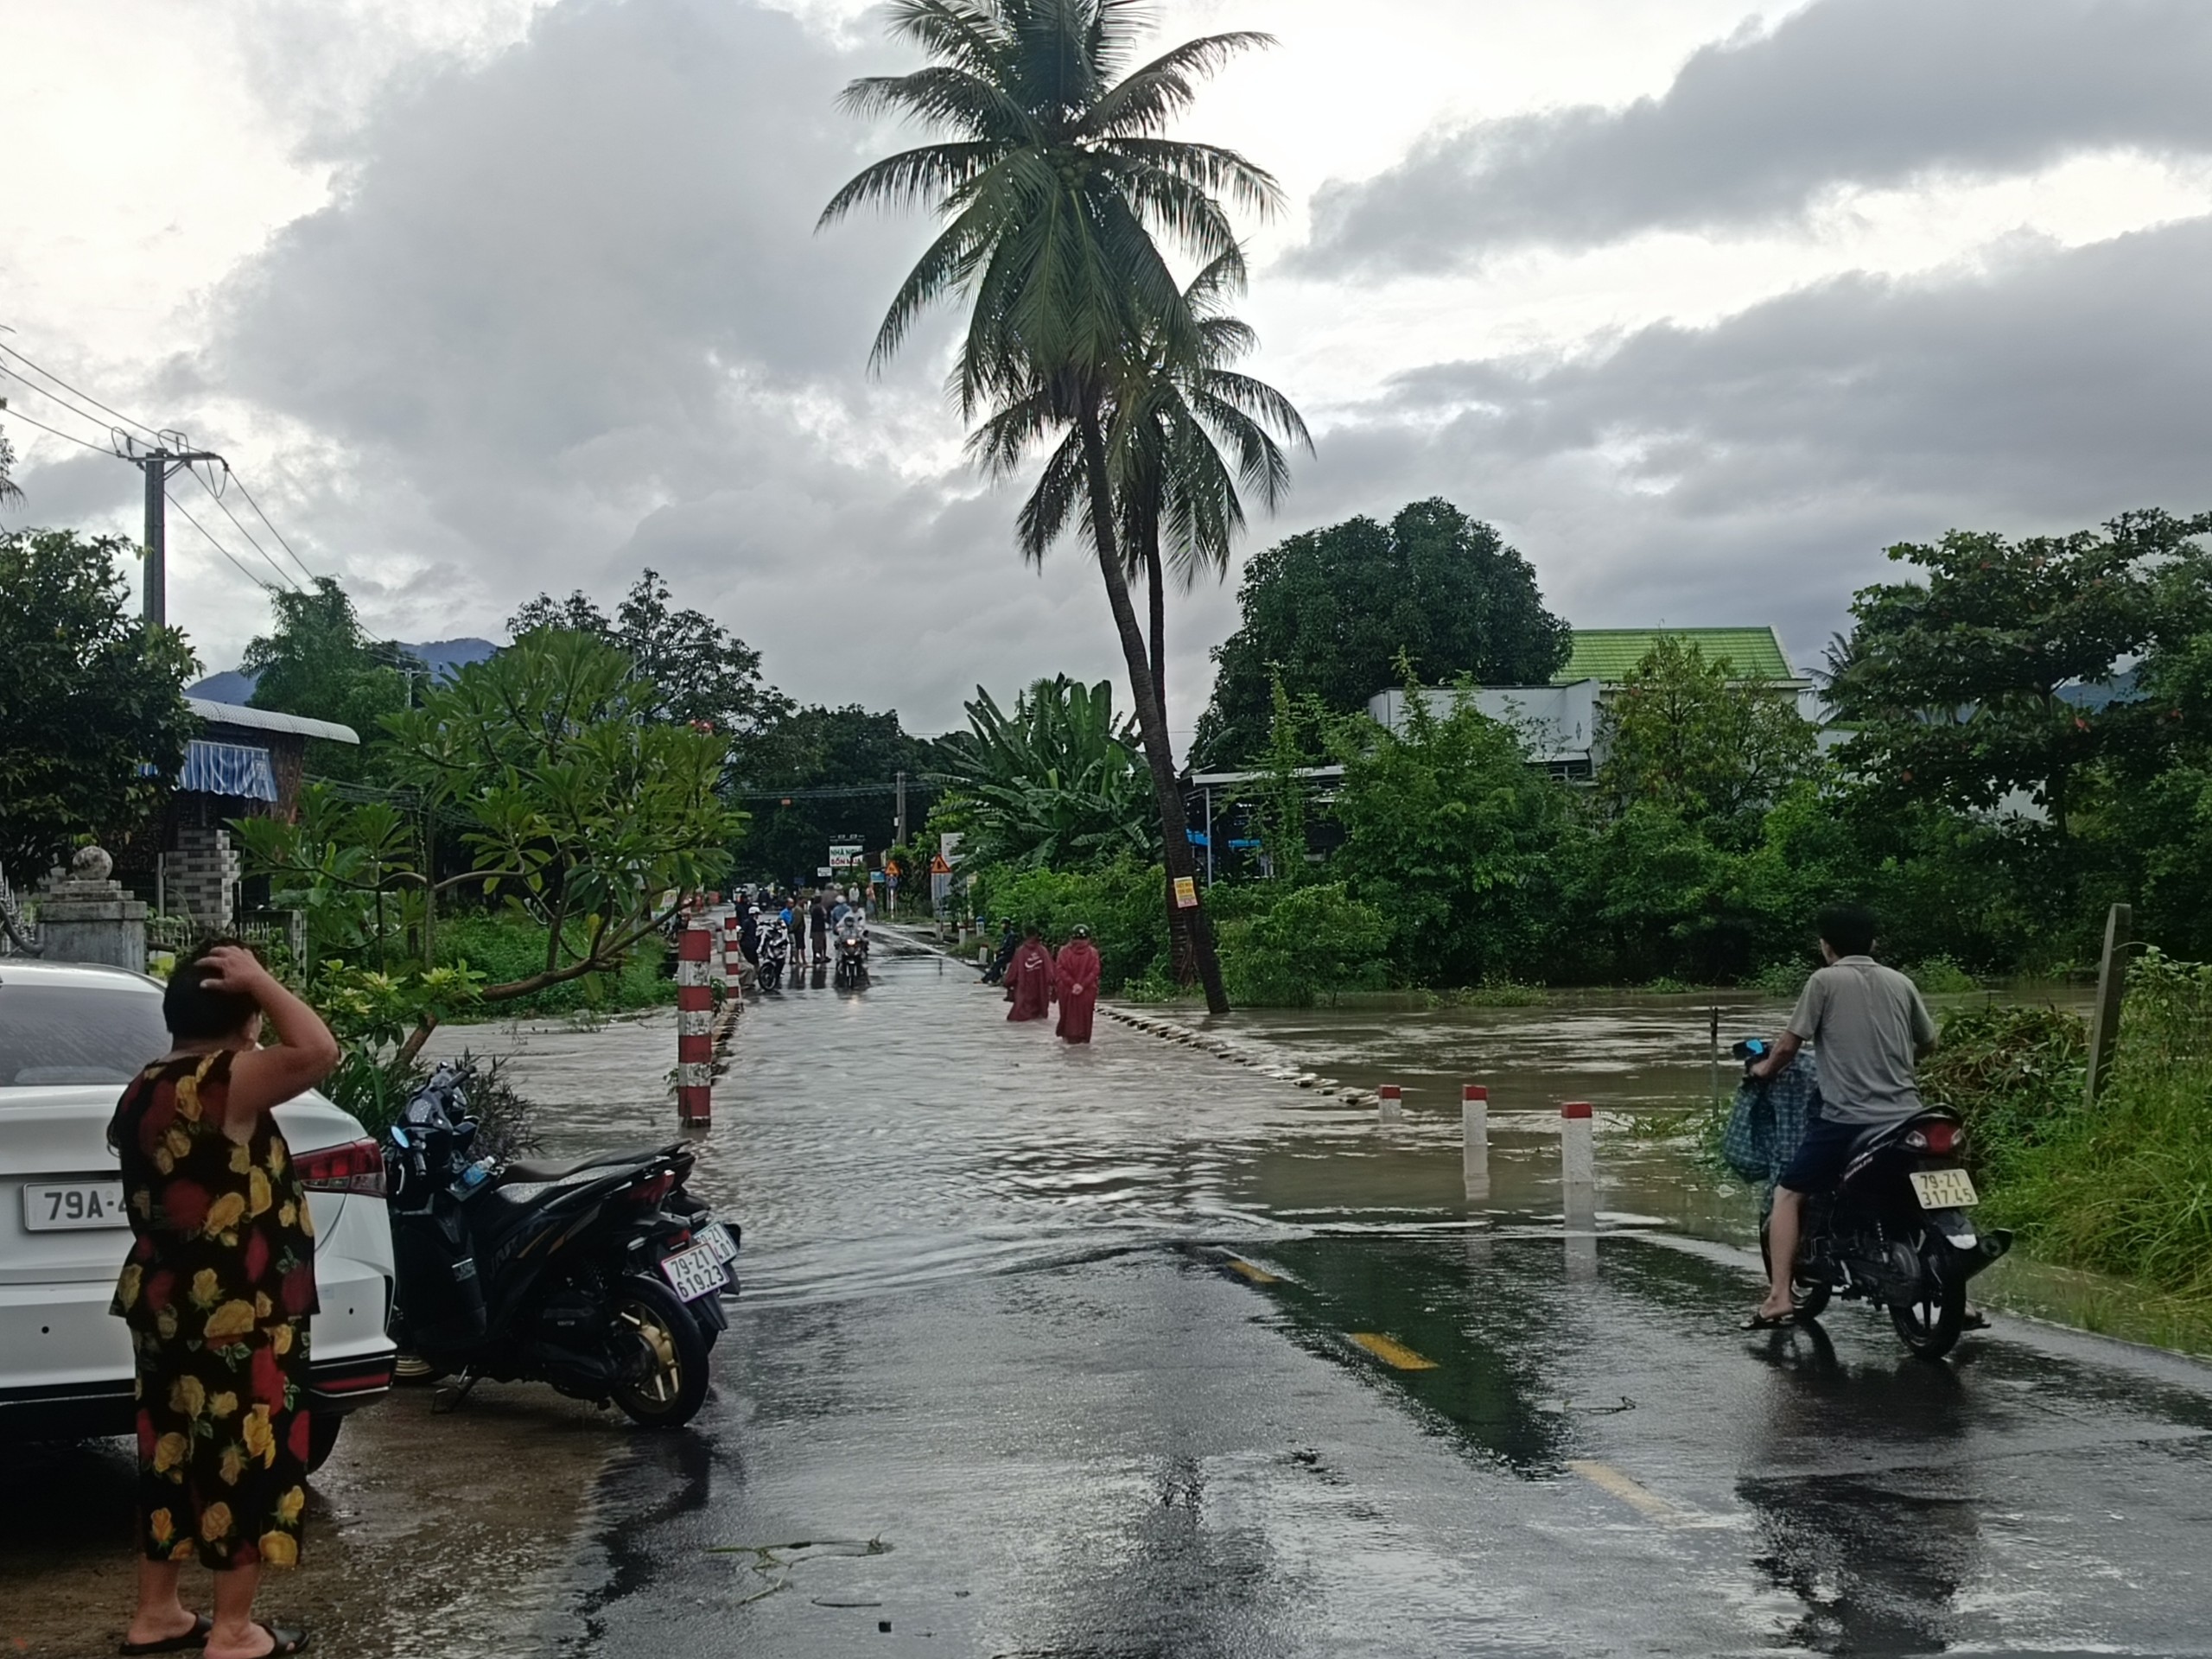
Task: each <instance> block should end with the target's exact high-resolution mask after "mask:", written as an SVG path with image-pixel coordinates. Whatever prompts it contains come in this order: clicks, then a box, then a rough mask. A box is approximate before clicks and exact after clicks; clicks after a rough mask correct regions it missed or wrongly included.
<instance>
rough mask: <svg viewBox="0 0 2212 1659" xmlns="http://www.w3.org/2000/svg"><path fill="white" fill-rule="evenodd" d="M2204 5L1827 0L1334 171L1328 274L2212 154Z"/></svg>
mask: <svg viewBox="0 0 2212 1659" xmlns="http://www.w3.org/2000/svg"><path fill="white" fill-rule="evenodd" d="M2208 84H2212V5H2208V4H2206V3H2204V0H1814V3H1813V4H1811V5H1810V6H1808V7H1807V8H1806V9H1805V10H1802V11H1801V12H1799V13H1797V14H1796V15H1795V16H1791V17H1789V18H1787V19H1785V20H1784V21H1783V22H1782V23H1780V24H1779V25H1778V26H1777V27H1776V28H1775V29H1773V30H1772V32H1771V33H1769V34H1764V35H1739V36H1738V37H1736V38H1734V39H1732V40H1729V41H1723V42H1720V43H1718V44H1715V45H1712V46H1707V47H1706V48H1702V49H1701V50H1700V51H1699V52H1697V53H1696V54H1694V55H1693V56H1692V57H1691V58H1690V60H1689V61H1688V63H1686V64H1685V65H1684V66H1683V67H1682V68H1681V72H1680V73H1678V74H1677V75H1676V77H1675V81H1674V84H1673V85H1672V86H1669V88H1668V89H1667V91H1666V92H1664V93H1663V94H1662V95H1661V96H1659V97H1657V98H1645V99H1638V100H1637V102H1635V103H1633V104H1630V105H1628V106H1627V107H1625V108H1623V109H1601V108H1597V107H1594V106H1581V107H1576V108H1572V109H1566V110H1560V111H1552V112H1548V113H1544V114H1538V115H1527V116H1516V117H1513V118H1509V119H1503V120H1497V121H1488V122H1483V123H1480V124H1477V125H1475V126H1472V127H1470V128H1466V129H1464V130H1458V131H1453V132H1449V133H1444V134H1440V135H1438V136H1435V137H1432V138H1431V139H1430V140H1428V141H1427V142H1426V143H1424V144H1422V145H1421V147H1420V148H1419V149H1417V150H1416V151H1415V152H1414V154H1413V155H1411V156H1408V158H1407V159H1406V160H1405V161H1403V162H1400V163H1399V164H1398V165H1397V166H1395V167H1394V168H1390V169H1389V170H1388V171H1386V172H1384V173H1383V174H1381V175H1378V176H1376V177H1375V178H1372V179H1370V180H1366V181H1361V182H1358V183H1334V184H1330V185H1325V186H1324V187H1323V188H1321V190H1320V191H1319V193H1318V194H1316V196H1315V198H1314V202H1313V237H1312V241H1311V243H1310V244H1309V245H1308V246H1307V247H1306V249H1304V250H1303V251H1300V253H1299V254H1298V255H1296V256H1294V262H1295V264H1296V266H1297V268H1299V269H1301V270H1305V271H1306V272H1308V273H1311V274H1315V275H1334V274H1343V273H1345V272H1350V271H1359V270H1408V271H1422V270H1446V269H1450V268H1452V267H1453V266H1455V265H1458V264H1462V263H1465V262H1466V261H1468V260H1471V259H1478V258H1479V257H1481V256H1482V255H1483V254H1484V253H1485V252H1488V251H1494V250H1497V249H1501V248H1505V247H1510V246H1513V245H1522V244H1529V243H1546V244H1551V245H1563V246H1587V245H1596V244H1599V243H1604V242H1608V241H1612V240H1616V239H1618V238H1624V237H1627V236H1630V235H1633V234H1635V233H1637V232H1643V231H1649V230H1655V229H1674V230H1686V231H1713V230H1727V229H1731V228H1735V227H1740V226H1748V225H1752V224H1757V223H1759V222H1761V221H1765V220H1771V219H1786V218H1789V217H1791V216H1794V215H1796V214H1797V213H1801V212H1802V211H1803V210H1804V209H1805V208H1807V207H1809V206H1811V205H1812V204H1814V203H1815V201H1817V200H1819V198H1820V197H1821V194H1823V193H1824V192H1827V191H1828V190H1830V189H1832V188H1836V187H1840V186H1853V185H1859V186H1889V185H1901V184H1906V183H1909V182H1912V181H1919V180H1923V179H1927V178H1929V177H1933V176H1942V175H1948V176H1955V177H1958V176H1963V177H1993V176H2006V175H2017V174H2021V173H2026V172H2030V171H2032V170H2034V169H2037V168H2042V167H2044V166H2047V165H2049V164H2050V163H2052V162H2057V161H2059V160H2061V159H2062V158H2063V157H2066V156H2072V155H2075V154H2080V153H2084V152H2092V151H2103V150H2111V149H2136V150H2142V151H2147V152H2152V153H2156V154H2161V155H2193V156H2201V155H2203V154H2206V153H2207V152H2212V98H2208V97H2207V95H2206V88H2207V86H2208Z"/></svg>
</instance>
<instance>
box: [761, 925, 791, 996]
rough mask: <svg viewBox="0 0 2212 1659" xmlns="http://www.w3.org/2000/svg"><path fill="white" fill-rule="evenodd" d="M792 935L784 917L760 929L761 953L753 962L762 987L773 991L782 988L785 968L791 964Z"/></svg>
mask: <svg viewBox="0 0 2212 1659" xmlns="http://www.w3.org/2000/svg"><path fill="white" fill-rule="evenodd" d="M790 965H791V930H790V929H789V928H787V927H785V925H784V924H783V920H782V918H780V917H779V918H777V919H776V920H774V921H772V922H770V923H769V924H768V925H766V927H764V928H762V929H761V930H760V958H759V960H758V961H756V962H755V963H753V971H754V972H755V973H757V974H758V975H760V988H761V989H762V990H764V991H772V990H776V989H779V988H781V986H782V985H783V982H784V970H785V969H786V968H788V967H789V966H790Z"/></svg>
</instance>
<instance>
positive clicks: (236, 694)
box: [184, 637, 499, 702]
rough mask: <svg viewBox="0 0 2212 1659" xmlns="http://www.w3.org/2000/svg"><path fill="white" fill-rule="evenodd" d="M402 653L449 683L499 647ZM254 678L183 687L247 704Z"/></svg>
mask: <svg viewBox="0 0 2212 1659" xmlns="http://www.w3.org/2000/svg"><path fill="white" fill-rule="evenodd" d="M399 648H400V649H401V650H402V651H404V652H410V653H411V654H412V655H414V656H416V657H419V658H422V659H423V662H425V663H426V664H429V670H430V677H431V678H432V679H434V680H449V679H451V678H452V677H454V673H455V672H456V671H458V670H461V669H463V668H466V667H467V665H468V664H471V663H480V662H482V661H483V660H484V659H485V658H487V657H490V656H493V655H494V654H495V653H496V652H498V651H499V646H497V645H493V643H492V642H491V641H490V640H489V639H475V638H474V637H468V638H463V639H433V640H431V641H430V642H429V644H428V645H407V644H405V643H404V642H403V643H402V644H401V645H400V647H399ZM253 682H254V676H252V675H251V674H249V673H247V672H246V671H245V670H244V669H242V668H226V669H225V670H224V671H222V672H221V673H219V674H210V675H209V676H208V677H207V678H206V679H204V680H201V681H200V682H198V683H196V684H193V685H188V686H186V687H185V688H184V694H185V696H188V697H205V698H206V699H207V701H208V702H245V700H246V699H247V698H248V697H250V696H252V695H253Z"/></svg>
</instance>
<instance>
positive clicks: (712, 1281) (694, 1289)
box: [660, 1244, 727, 1302]
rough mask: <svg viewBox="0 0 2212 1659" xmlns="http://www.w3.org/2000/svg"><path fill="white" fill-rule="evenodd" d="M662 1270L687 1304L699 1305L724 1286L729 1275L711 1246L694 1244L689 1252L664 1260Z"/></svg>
mask: <svg viewBox="0 0 2212 1659" xmlns="http://www.w3.org/2000/svg"><path fill="white" fill-rule="evenodd" d="M660 1271H661V1276H662V1277H663V1278H664V1279H666V1280H667V1281H668V1282H669V1285H670V1287H671V1288H673V1289H674V1290H675V1292H676V1294H677V1295H678V1296H681V1297H682V1298H683V1300H685V1301H687V1302H696V1301H697V1300H699V1299H700V1298H701V1297H702V1296H711V1295H713V1294H715V1292H716V1291H718V1290H720V1289H721V1287H722V1284H723V1281H724V1279H725V1278H726V1276H727V1275H725V1274H723V1272H722V1264H721V1261H719V1260H717V1259H716V1257H715V1247H714V1246H713V1245H711V1244H694V1245H693V1246H692V1247H691V1248H690V1249H688V1250H678V1251H677V1253H676V1254H675V1255H671V1256H665V1257H664V1258H663V1259H662V1261H661V1264H660Z"/></svg>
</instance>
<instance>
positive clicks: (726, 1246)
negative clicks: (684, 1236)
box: [691, 1221, 737, 1267]
mask: <svg viewBox="0 0 2212 1659" xmlns="http://www.w3.org/2000/svg"><path fill="white" fill-rule="evenodd" d="M691 1237H692V1240H693V1242H694V1243H697V1244H699V1245H700V1246H702V1248H704V1249H710V1250H712V1251H713V1252H714V1253H715V1266H717V1267H721V1266H723V1265H725V1264H727V1263H728V1262H734V1261H735V1260H736V1259H737V1241H736V1240H735V1239H734V1238H732V1237H731V1236H729V1229H728V1228H727V1227H725V1226H723V1225H722V1224H721V1223H720V1222H719V1221H710V1222H709V1223H708V1224H706V1225H705V1226H704V1227H695V1228H694V1229H692V1231H691Z"/></svg>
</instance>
